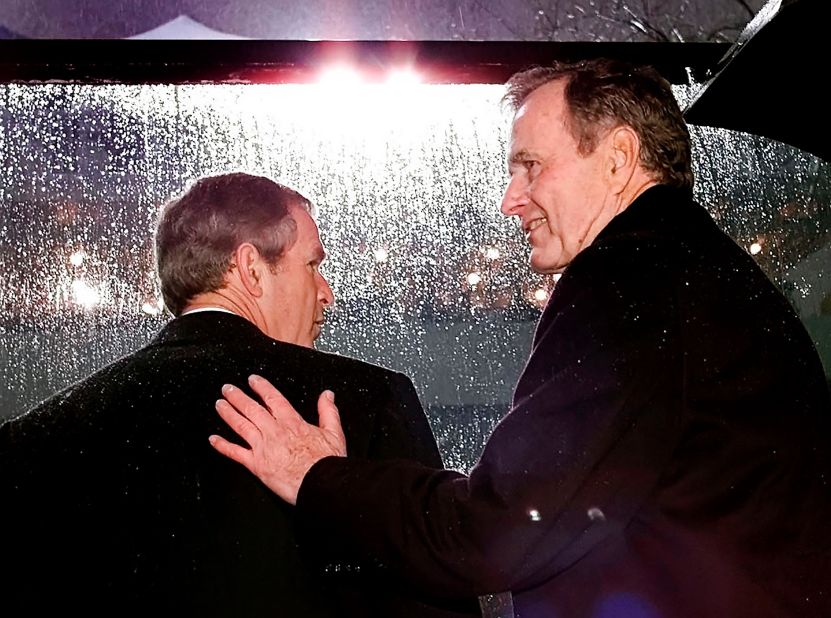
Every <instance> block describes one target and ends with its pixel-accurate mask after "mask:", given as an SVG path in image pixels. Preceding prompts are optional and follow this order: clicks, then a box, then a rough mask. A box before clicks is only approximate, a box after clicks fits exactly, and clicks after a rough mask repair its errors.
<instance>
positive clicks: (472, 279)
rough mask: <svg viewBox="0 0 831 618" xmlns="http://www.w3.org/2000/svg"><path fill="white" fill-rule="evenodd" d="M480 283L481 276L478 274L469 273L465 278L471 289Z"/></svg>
mask: <svg viewBox="0 0 831 618" xmlns="http://www.w3.org/2000/svg"><path fill="white" fill-rule="evenodd" d="M481 282H482V275H480V274H479V273H469V274H468V276H467V283H468V285H470V286H471V287H473V286H476V285H479V284H480V283H481Z"/></svg>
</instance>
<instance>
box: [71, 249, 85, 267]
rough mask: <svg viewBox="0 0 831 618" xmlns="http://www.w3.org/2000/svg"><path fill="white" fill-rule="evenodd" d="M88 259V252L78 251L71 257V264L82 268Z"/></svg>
mask: <svg viewBox="0 0 831 618" xmlns="http://www.w3.org/2000/svg"><path fill="white" fill-rule="evenodd" d="M86 257H87V252H86V251H84V250H83V249H78V250H77V251H75V252H74V253H73V254H72V255H70V256H69V263H70V264H72V265H73V266H80V265H81V264H83V263H84V260H85V259H86Z"/></svg>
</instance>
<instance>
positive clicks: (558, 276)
mask: <svg viewBox="0 0 831 618" xmlns="http://www.w3.org/2000/svg"><path fill="white" fill-rule="evenodd" d="M562 276H563V273H555V274H553V275H551V278H552V279H554V283H557V282H558V281H559V280H560V277H562Z"/></svg>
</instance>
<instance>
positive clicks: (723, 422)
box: [298, 186, 831, 618]
mask: <svg viewBox="0 0 831 618" xmlns="http://www.w3.org/2000/svg"><path fill="white" fill-rule="evenodd" d="M830 422H831V403H829V393H828V387H827V384H826V380H825V376H824V374H823V370H822V367H821V364H820V360H819V357H818V355H817V353H816V350H815V349H814V347H813V344H812V342H811V340H810V338H809V336H808V334H807V333H806V331H805V329H804V328H803V326H802V324H801V323H800V321H799V319H798V317H797V316H796V315H795V313H794V312H793V310H792V308H791V306H790V305H789V303H788V302H787V300H786V299H785V298H784V297H783V296H782V295H781V294H780V293H779V292H778V291H777V289H776V288H775V287H774V286H773V285H772V284H771V283H770V281H769V280H768V279H767V278H766V277H765V275H764V274H763V273H762V271H761V270H760V269H759V268H758V267H757V266H756V264H755V263H754V261H753V260H752V258H751V257H750V256H749V255H748V254H747V253H746V252H745V251H743V250H742V249H741V248H739V247H738V246H737V245H736V244H735V243H734V242H733V241H731V240H730V239H729V238H728V237H727V236H726V235H725V234H723V233H722V232H721V231H719V230H718V228H717V226H716V225H715V224H714V222H713V221H712V219H711V218H710V216H709V215H708V214H707V212H706V211H705V210H704V209H703V208H702V207H700V206H698V205H697V204H695V203H694V202H692V201H691V200H690V199H689V197H688V196H687V195H686V194H684V193H683V192H679V191H677V190H674V189H670V188H668V187H662V186H658V187H654V188H651V189H649V190H648V191H646V192H645V193H644V194H643V195H642V196H640V197H639V198H638V199H637V200H636V201H635V202H634V203H633V204H631V205H630V207H629V208H628V209H627V210H625V211H624V212H623V213H621V214H620V215H618V216H617V217H616V218H615V219H613V220H612V221H611V222H610V223H609V225H607V227H606V228H605V229H604V230H603V231H602V232H601V233H600V234H599V235H598V237H597V238H596V239H595V241H594V242H593V243H592V245H591V246H590V247H588V248H586V249H585V250H583V251H582V252H581V253H580V254H579V255H578V256H577V257H576V258H575V259H574V260H573V262H572V263H571V264H570V265H569V266H568V268H567V269H566V270H565V272H564V273H563V276H562V278H561V279H560V281H559V282H558V284H557V286H556V289H555V290H554V293H553V295H552V298H551V300H550V301H549V303H548V306H547V307H546V308H545V310H544V312H543V314H542V316H541V318H540V321H539V324H538V326H537V330H536V334H535V338H534V343H533V349H532V352H531V356H530V358H529V360H528V364H527V366H526V367H525V369H524V371H523V374H522V376H521V378H520V380H519V382H518V384H517V387H516V392H515V398H514V403H513V407H512V409H511V411H510V412H509V413H508V414H507V415H506V417H505V418H504V419H503V420H502V421H501V422H500V424H499V425H498V426H497V427H496V429H495V430H494V432H493V434H492V435H491V437H490V439H489V440H488V442H487V444H486V446H485V448H484V450H483V454H482V456H481V458H480V460H479V462H478V463H477V465H476V466H475V467H474V468H473V469H472V471H471V474H470V476H469V477H465V476H462V475H459V474H455V473H451V472H440V471H435V470H431V469H428V468H425V467H421V466H418V465H414V464H408V463H403V462H398V463H387V464H385V463H377V462H367V461H361V460H360V459H358V458H347V459H335V458H327V459H324V460H322V461H321V462H318V463H317V464H315V466H314V467H313V468H312V469H311V471H310V473H309V474H308V475H307V477H306V479H305V480H304V482H303V484H302V486H301V488H300V493H299V496H298V512H299V513H300V514H301V516H302V517H303V518H304V520H307V521H310V522H322V521H332V522H335V521H336V522H339V523H340V524H341V525H342V526H343V527H344V528H348V529H349V530H351V531H352V534H350V535H341V538H343V539H347V538H351V539H354V542H355V544H356V546H359V547H362V548H364V551H366V552H367V553H368V554H370V555H372V556H374V557H376V558H377V559H379V560H382V561H384V562H386V563H388V564H390V565H391V566H392V567H393V568H395V569H396V570H397V571H398V572H399V574H400V576H401V577H403V578H406V579H407V580H408V581H410V582H412V583H413V584H416V585H420V586H423V587H425V588H427V589H430V590H432V591H433V592H434V593H436V594H439V593H441V594H446V595H449V596H452V595H466V594H481V593H484V592H494V591H499V590H513V591H514V603H515V606H516V610H517V614H518V616H520V617H521V618H529V617H532V618H538V617H539V618H560V617H562V618H580V617H587V618H588V617H592V618H603V617H607V616H608V617H626V618H628V617H635V616H637V617H643V618H647V617H650V618H651V617H672V618H678V617H690V618H701V617H705V616H706V617H708V618H716V617H725V618H727V617H729V618H735V617H740V616H748V617H754V618H758V617H770V616H798V617H800V618H806V617H808V616H812V617H813V616H831V524H830V523H829V522H831V488H830V487H831V464H830V463H829V452H831V431H829V427H830V426H831V425H830ZM346 487H349V488H350V491H349V492H348V493H346V492H345V491H344V488H346ZM402 530H403V531H404V533H403V534H402ZM332 542H335V541H334V540H333V541H332Z"/></svg>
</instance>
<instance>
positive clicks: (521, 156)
mask: <svg viewBox="0 0 831 618" xmlns="http://www.w3.org/2000/svg"><path fill="white" fill-rule="evenodd" d="M532 158H533V156H532V155H531V153H530V152H528V150H526V149H525V148H523V149H522V150H519V151H517V152H515V153H514V154H512V155H511V156H510V158H509V159H508V165H511V164H514V163H520V162H522V161H526V160H528V159H532Z"/></svg>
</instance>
